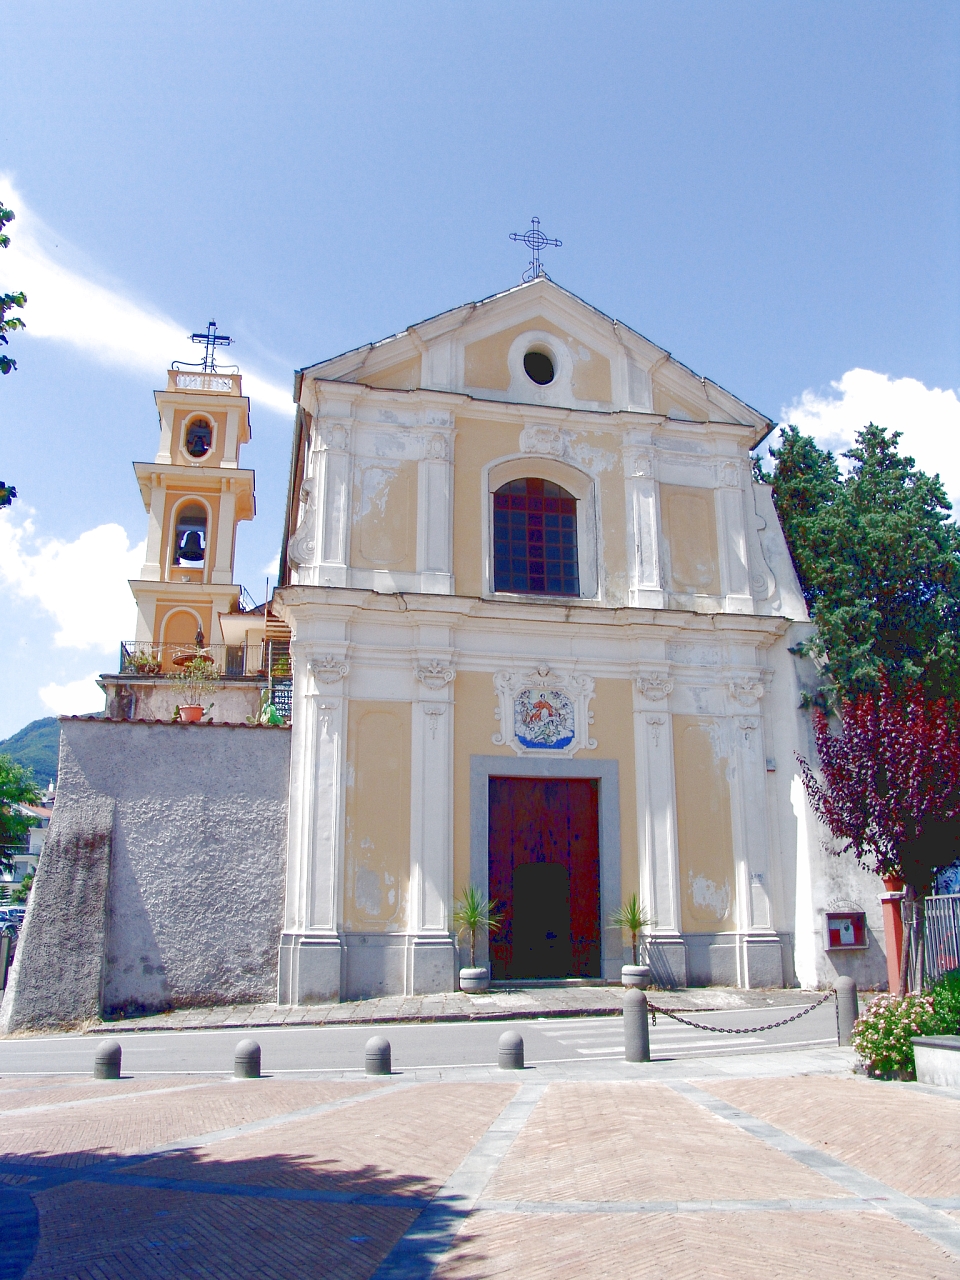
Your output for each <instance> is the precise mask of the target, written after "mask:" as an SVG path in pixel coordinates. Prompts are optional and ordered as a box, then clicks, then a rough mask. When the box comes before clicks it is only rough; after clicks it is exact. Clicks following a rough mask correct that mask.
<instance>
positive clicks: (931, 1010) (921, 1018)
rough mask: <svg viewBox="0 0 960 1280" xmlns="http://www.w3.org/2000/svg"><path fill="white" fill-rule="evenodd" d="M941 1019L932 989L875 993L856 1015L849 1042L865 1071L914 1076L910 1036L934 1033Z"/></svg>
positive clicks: (912, 1078)
mask: <svg viewBox="0 0 960 1280" xmlns="http://www.w3.org/2000/svg"><path fill="white" fill-rule="evenodd" d="M941 1021H942V1017H941V1015H938V1013H937V1010H936V1008H935V1005H934V997H933V994H932V993H930V994H928V995H910V996H904V997H903V998H902V999H901V998H900V997H899V996H892V995H883V996H877V997H876V999H874V1000H871V1001H870V1004H869V1005H868V1006H867V1008H866V1009H865V1011H864V1012H863V1013H862V1014H861V1015H860V1017H859V1018H858V1019H857V1021H856V1024H855V1025H854V1028H853V1034H852V1036H851V1038H850V1043H851V1044H852V1045H853V1047H854V1049H856V1051H857V1055H858V1057H859V1058H860V1059H861V1060H862V1062H863V1064H864V1066H865V1067H866V1070H867V1074H868V1075H871V1076H881V1077H884V1076H885V1077H887V1078H889V1077H891V1076H894V1077H896V1078H898V1079H900V1080H915V1079H916V1077H917V1067H916V1063H915V1062H914V1060H913V1044H912V1043H911V1036H933V1035H938V1034H939V1033H940V1032H941Z"/></svg>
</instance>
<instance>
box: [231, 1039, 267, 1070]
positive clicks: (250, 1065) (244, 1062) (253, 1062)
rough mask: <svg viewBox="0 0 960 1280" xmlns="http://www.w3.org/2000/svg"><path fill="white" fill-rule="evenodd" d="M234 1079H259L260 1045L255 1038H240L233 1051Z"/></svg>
mask: <svg viewBox="0 0 960 1280" xmlns="http://www.w3.org/2000/svg"><path fill="white" fill-rule="evenodd" d="M233 1076H234V1079H235V1080H259V1079H260V1046H259V1045H258V1044H257V1042H256V1040H241V1041H240V1043H239V1044H238V1045H237V1047H236V1049H234V1051H233Z"/></svg>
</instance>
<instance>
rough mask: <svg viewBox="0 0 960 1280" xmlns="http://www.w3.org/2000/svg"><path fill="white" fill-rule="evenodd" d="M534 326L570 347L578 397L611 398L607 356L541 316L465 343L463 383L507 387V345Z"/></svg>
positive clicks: (499, 388) (508, 374)
mask: <svg viewBox="0 0 960 1280" xmlns="http://www.w3.org/2000/svg"><path fill="white" fill-rule="evenodd" d="M533 329H539V330H540V331H541V332H542V333H550V334H553V336H554V337H556V338H560V339H561V340H562V341H563V342H564V344H565V345H566V346H567V347H568V349H569V350H570V353H571V355H572V356H573V394H574V395H575V396H576V397H577V399H578V400H600V401H604V402H608V401H609V400H610V399H611V398H612V392H611V383H610V361H609V360H608V359H607V357H606V356H603V355H600V353H599V352H597V351H593V350H592V349H591V348H590V347H588V346H586V345H585V344H584V343H583V342H581V341H580V340H579V338H576V337H574V336H573V335H572V334H569V333H565V332H564V330H563V329H560V328H558V327H557V326H556V325H555V324H553V323H552V322H551V321H550V320H547V319H546V318H545V317H544V316H537V317H536V318H535V319H533V320H528V321H526V322H525V323H524V324H515V325H513V326H512V328H510V329H501V331H500V332H499V333H492V334H491V335H490V336H489V337H487V338H480V339H479V340H478V341H477V342H471V343H468V345H467V346H466V347H464V350H463V380H464V383H465V384H466V386H468V387H485V388H487V389H489V390H490V391H507V390H509V388H510V370H509V369H508V367H507V355H508V353H509V351H510V344H511V343H512V342H513V340H514V338H518V337H519V336H520V334H521V333H526V332H528V331H530V330H533Z"/></svg>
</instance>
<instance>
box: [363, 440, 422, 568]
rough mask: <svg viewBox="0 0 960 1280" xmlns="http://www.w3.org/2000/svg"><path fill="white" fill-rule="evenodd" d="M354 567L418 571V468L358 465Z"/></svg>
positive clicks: (378, 461) (373, 462)
mask: <svg viewBox="0 0 960 1280" xmlns="http://www.w3.org/2000/svg"><path fill="white" fill-rule="evenodd" d="M352 519H353V529H352V533H351V537H350V563H351V565H353V567H354V568H359V569H395V570H397V571H398V572H406V571H409V572H411V573H412V572H414V571H415V570H416V567H417V464H416V463H415V462H411V461H405V462H389V461H384V460H381V459H376V460H373V459H363V460H359V459H358V461H357V466H356V469H355V471H354V488H353V512H352Z"/></svg>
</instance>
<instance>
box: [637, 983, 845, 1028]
mask: <svg viewBox="0 0 960 1280" xmlns="http://www.w3.org/2000/svg"><path fill="white" fill-rule="evenodd" d="M835 995H836V992H835V991H827V992H826V993H825V994H824V995H822V996H821V997H820V999H819V1000H817V1001H815V1002H814V1003H813V1004H807V1005H804V1007H803V1008H802V1009H801V1010H800V1012H799V1013H795V1014H793V1015H792V1016H791V1017H789V1018H783V1019H781V1021H780V1022H770V1023H768V1024H767V1025H766V1026H765V1027H708V1026H706V1024H705V1023H703V1022H694V1021H693V1019H692V1018H681V1016H680V1014H679V1013H674V1012H673V1011H672V1010H671V1009H661V1008H660V1006H659V1005H656V1004H648V1005H647V1008H648V1009H649V1010H650V1013H651V1014H652V1015H653V1017H652V1022H653V1025H654V1026H656V1025H657V1014H658V1013H662V1014H663V1016H664V1017H665V1018H672V1019H673V1020H674V1022H682V1023H683V1025H684V1026H685V1027H695V1028H696V1029H697V1031H716V1032H717V1033H718V1034H719V1035H724V1036H749V1035H753V1034H755V1033H756V1032H757V1031H774V1030H776V1028H777V1027H785V1026H786V1025H787V1023H788V1022H796V1020H797V1019H798V1018H803V1017H805V1016H806V1015H807V1014H808V1013H810V1012H812V1011H813V1010H814V1009H819V1008H820V1006H821V1005H822V1004H825V1003H826V1002H827V1001H828V1000H830V999H831V998H832V997H834V996H835ZM697 1012H698V1013H730V1012H731V1010H729V1009H698V1010H697Z"/></svg>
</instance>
